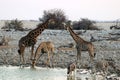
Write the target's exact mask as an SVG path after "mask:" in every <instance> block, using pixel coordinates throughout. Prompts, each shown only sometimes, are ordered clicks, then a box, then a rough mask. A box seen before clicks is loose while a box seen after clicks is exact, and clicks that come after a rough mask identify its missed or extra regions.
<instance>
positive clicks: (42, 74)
mask: <svg viewBox="0 0 120 80" xmlns="http://www.w3.org/2000/svg"><path fill="white" fill-rule="evenodd" d="M0 80H67V75H66V69H50V68H36V69H31V68H30V67H25V68H22V69H21V68H19V67H11V66H9V67H6V66H2V67H0Z"/></svg>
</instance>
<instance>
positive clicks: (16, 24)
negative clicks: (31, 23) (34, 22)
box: [2, 19, 23, 31]
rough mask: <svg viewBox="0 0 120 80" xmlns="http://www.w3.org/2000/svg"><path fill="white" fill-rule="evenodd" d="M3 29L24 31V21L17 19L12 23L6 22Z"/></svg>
mask: <svg viewBox="0 0 120 80" xmlns="http://www.w3.org/2000/svg"><path fill="white" fill-rule="evenodd" d="M2 29H8V30H10V29H15V31H17V30H19V31H23V23H22V21H18V20H17V19H15V20H11V21H10V22H8V21H6V22H5V25H4V26H3V27H2Z"/></svg>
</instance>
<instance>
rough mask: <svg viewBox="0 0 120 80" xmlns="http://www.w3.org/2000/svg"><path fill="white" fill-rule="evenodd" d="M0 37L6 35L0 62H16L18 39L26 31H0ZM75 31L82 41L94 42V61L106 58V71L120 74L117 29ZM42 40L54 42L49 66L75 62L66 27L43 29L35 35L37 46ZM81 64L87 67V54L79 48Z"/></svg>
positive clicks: (41, 61)
mask: <svg viewBox="0 0 120 80" xmlns="http://www.w3.org/2000/svg"><path fill="white" fill-rule="evenodd" d="M0 32H1V33H0V37H1V38H0V39H2V37H3V36H5V37H6V38H7V39H9V43H8V46H0V64H1V65H14V66H18V65H19V55H18V52H17V50H18V41H19V39H20V38H21V37H22V36H25V35H26V34H27V33H28V32H29V31H24V32H20V31H10V32H6V31H2V30H1V31H0ZM75 32H76V33H78V35H79V36H80V37H82V38H83V39H84V40H86V41H92V43H93V44H94V46H95V53H96V57H95V59H94V60H95V62H97V61H100V60H101V59H104V60H107V61H109V63H110V65H109V73H115V74H117V75H119V76H120V35H119V33H120V30H100V31H96V30H94V31H89V30H88V31H86V32H85V33H84V31H82V30H78V31H77V30H76V31H75ZM91 35H92V36H93V38H94V39H92V40H91ZM43 41H51V42H53V43H54V45H55V52H54V57H53V60H54V62H53V66H54V67H62V68H66V67H67V65H68V63H70V62H75V60H76V58H77V57H76V55H77V53H76V49H75V42H74V40H73V39H72V37H71V36H70V34H69V32H67V31H66V30H45V31H44V32H43V33H42V34H41V35H40V36H39V37H38V42H37V44H36V45H35V50H36V48H37V46H38V45H39V44H40V43H41V42H43ZM30 53H31V52H30V48H26V50H25V60H26V66H29V65H30V64H31V62H30ZM81 56H82V66H81V67H82V68H88V66H89V60H90V59H89V54H88V52H87V51H83V52H82V54H81ZM46 60H47V54H44V55H43V56H42V57H41V58H40V59H39V61H38V62H37V64H36V65H37V66H45V62H46Z"/></svg>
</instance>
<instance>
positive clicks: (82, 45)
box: [64, 24, 95, 62]
mask: <svg viewBox="0 0 120 80" xmlns="http://www.w3.org/2000/svg"><path fill="white" fill-rule="evenodd" d="M64 27H65V28H66V29H67V30H68V31H69V32H70V35H71V36H72V38H73V39H74V41H75V42H76V49H77V62H78V60H80V59H81V51H82V50H84V49H85V50H87V51H88V52H89V56H90V61H93V58H94V57H95V53H94V45H93V44H92V43H91V42H88V41H85V40H84V39H82V38H81V37H79V36H78V35H77V34H76V33H75V32H74V31H73V30H72V28H71V27H70V25H66V24H64Z"/></svg>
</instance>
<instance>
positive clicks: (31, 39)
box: [18, 19, 54, 65]
mask: <svg viewBox="0 0 120 80" xmlns="http://www.w3.org/2000/svg"><path fill="white" fill-rule="evenodd" d="M53 22H54V19H47V20H46V21H45V22H44V23H41V24H38V25H37V28H35V29H33V30H31V31H30V32H29V33H28V34H27V35H26V36H24V37H22V38H21V39H20V40H19V44H18V46H19V49H18V53H19V55H20V65H21V62H22V64H25V60H24V51H25V48H26V47H32V49H31V57H30V59H32V57H33V55H34V54H33V51H34V45H35V44H36V42H37V37H38V36H39V35H40V34H41V33H42V32H43V31H44V30H45V29H46V28H47V27H48V24H49V23H53Z"/></svg>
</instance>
